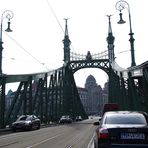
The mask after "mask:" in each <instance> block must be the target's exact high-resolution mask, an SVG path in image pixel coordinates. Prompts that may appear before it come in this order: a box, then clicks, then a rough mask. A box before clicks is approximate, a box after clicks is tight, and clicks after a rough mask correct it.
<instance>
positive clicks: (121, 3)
mask: <svg viewBox="0 0 148 148" xmlns="http://www.w3.org/2000/svg"><path fill="white" fill-rule="evenodd" d="M115 7H116V9H117V10H118V11H119V12H120V13H119V16H120V20H119V22H118V24H124V23H125V21H124V20H123V19H122V10H123V9H127V10H128V14H129V26H130V33H129V36H130V39H129V41H130V46H131V60H132V63H131V66H135V65H136V63H135V54H134V41H135V39H134V38H133V35H134V33H133V32H132V24H131V13H130V6H129V4H128V3H127V2H126V1H124V0H120V1H118V2H117V3H116V5H115Z"/></svg>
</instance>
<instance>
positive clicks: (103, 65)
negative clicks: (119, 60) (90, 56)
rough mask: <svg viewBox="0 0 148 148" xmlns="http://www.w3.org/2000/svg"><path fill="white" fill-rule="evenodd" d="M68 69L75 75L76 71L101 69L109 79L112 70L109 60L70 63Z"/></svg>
mask: <svg viewBox="0 0 148 148" xmlns="http://www.w3.org/2000/svg"><path fill="white" fill-rule="evenodd" d="M68 67H69V69H71V70H72V73H73V74H74V73H75V72H76V71H78V70H80V69H84V68H99V69H101V70H103V71H104V72H105V73H106V74H107V75H108V77H109V72H110V69H111V65H110V62H109V60H108V59H99V60H79V61H70V62H69V63H68Z"/></svg>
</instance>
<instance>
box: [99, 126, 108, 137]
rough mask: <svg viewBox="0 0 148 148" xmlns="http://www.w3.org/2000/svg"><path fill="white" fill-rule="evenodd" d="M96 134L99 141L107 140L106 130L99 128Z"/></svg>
mask: <svg viewBox="0 0 148 148" xmlns="http://www.w3.org/2000/svg"><path fill="white" fill-rule="evenodd" d="M97 134H98V138H99V139H107V138H109V133H108V130H107V129H106V128H101V129H99V130H98V131H97Z"/></svg>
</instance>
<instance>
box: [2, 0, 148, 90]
mask: <svg viewBox="0 0 148 148" xmlns="http://www.w3.org/2000/svg"><path fill="white" fill-rule="evenodd" d="M116 2H117V0H0V13H1V14H2V13H3V12H4V11H5V10H11V11H13V13H14V17H13V19H12V20H11V29H12V30H13V32H12V33H5V32H3V42H4V43H3V48H4V49H3V59H2V60H3V66H2V70H3V73H6V74H22V73H34V72H43V71H48V70H50V69H56V68H59V67H61V66H62V65H63V43H62V40H63V39H64V29H65V21H64V18H69V20H68V31H69V37H70V40H71V42H72V44H71V51H72V52H76V53H78V54H86V53H87V51H88V50H89V51H90V52H91V53H92V54H94V53H99V52H101V51H104V50H106V49H107V42H106V37H107V35H108V18H107V17H106V15H112V17H111V23H112V30H113V35H114V37H115V43H114V45H115V56H116V62H117V63H118V64H119V65H120V66H121V67H123V68H127V67H130V65H131V53H130V43H129V41H128V40H129V35H128V34H129V21H128V11H127V9H125V10H124V11H123V19H124V20H125V21H126V24H124V25H119V24H117V21H118V20H119V12H118V11H117V10H116V9H115V4H116ZM127 2H128V3H129V5H130V9H131V19H132V29H133V32H134V38H135V60H136V64H137V65H138V64H141V63H143V62H145V61H147V59H148V54H147V51H148V49H147V34H148V27H147V26H148V21H147V17H146V14H148V9H147V4H148V1H147V0H127ZM6 27H7V20H6V19H4V20H3V30H5V29H6ZM90 74H91V75H93V76H94V77H95V78H96V81H97V83H98V84H100V85H101V86H103V85H104V83H105V82H106V81H107V79H108V77H107V75H106V74H105V72H103V71H102V70H99V69H84V70H79V71H78V72H76V74H75V75H74V76H75V80H76V84H77V85H78V86H81V87H83V86H84V83H85V80H86V77H87V76H88V75H90Z"/></svg>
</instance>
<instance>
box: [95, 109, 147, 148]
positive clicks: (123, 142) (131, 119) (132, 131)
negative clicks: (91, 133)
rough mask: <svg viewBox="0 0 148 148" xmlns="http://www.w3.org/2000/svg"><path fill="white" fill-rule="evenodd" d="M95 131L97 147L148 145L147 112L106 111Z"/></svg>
mask: <svg viewBox="0 0 148 148" xmlns="http://www.w3.org/2000/svg"><path fill="white" fill-rule="evenodd" d="M97 124H98V125H99V126H98V128H97V129H96V131H95V137H94V147H95V148H114V147H115V148H130V147H132V148H137V147H138V148H143V147H148V122H147V114H146V113H144V112H138V111H113V112H111V111H109V112H106V113H105V114H104V115H103V117H102V119H101V121H100V122H95V123H94V125H97Z"/></svg>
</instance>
